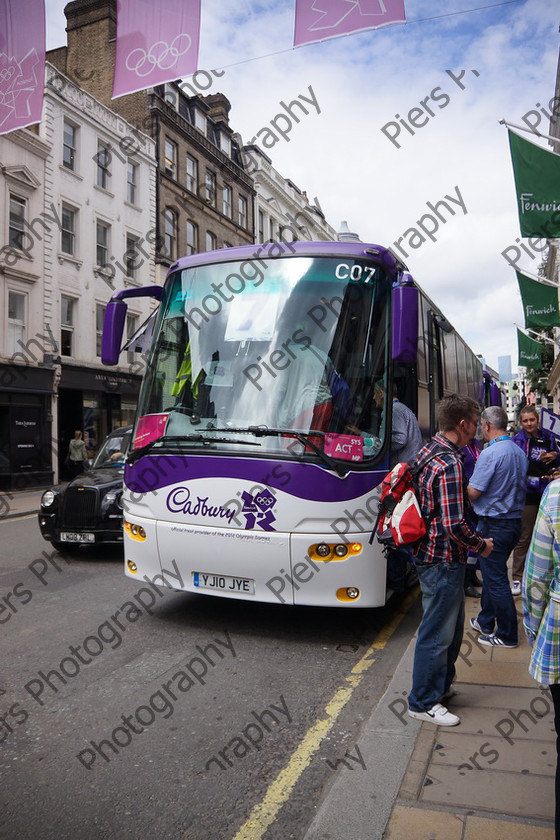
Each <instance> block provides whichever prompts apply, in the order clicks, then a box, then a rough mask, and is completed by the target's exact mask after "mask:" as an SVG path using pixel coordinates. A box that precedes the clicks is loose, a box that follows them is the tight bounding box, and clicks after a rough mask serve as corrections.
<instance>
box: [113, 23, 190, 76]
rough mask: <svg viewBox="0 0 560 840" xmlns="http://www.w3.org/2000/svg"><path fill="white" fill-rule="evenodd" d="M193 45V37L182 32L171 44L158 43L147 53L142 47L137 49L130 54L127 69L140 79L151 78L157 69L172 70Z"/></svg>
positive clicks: (127, 59) (126, 63)
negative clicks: (153, 71) (150, 75)
mask: <svg viewBox="0 0 560 840" xmlns="http://www.w3.org/2000/svg"><path fill="white" fill-rule="evenodd" d="M191 43H192V39H191V36H190V35H188V34H187V33H186V32H182V33H181V34H180V35H177V36H176V37H175V38H174V39H173V41H172V42H171V44H167V43H166V42H165V41H156V42H155V44H152V46H151V47H150V49H149V50H148V51H147V52H146V50H145V49H143V48H142V47H137V48H136V49H134V50H132V52H130V53H129V54H128V56H127V58H126V62H125V65H126V69H127V70H130V71H131V72H132V73H136V75H137V76H140V77H142V76H149V74H150V73H151V72H152V70H154V69H155V68H156V67H159V69H160V70H170V69H171V68H172V67H173V65H174V64H176V63H177V59H178V58H179V57H180V56H182V55H185V53H187V52H188V51H189V50H190V48H191Z"/></svg>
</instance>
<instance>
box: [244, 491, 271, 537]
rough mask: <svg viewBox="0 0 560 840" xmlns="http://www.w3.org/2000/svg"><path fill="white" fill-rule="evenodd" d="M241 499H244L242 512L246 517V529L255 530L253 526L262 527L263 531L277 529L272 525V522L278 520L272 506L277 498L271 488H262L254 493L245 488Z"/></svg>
mask: <svg viewBox="0 0 560 840" xmlns="http://www.w3.org/2000/svg"><path fill="white" fill-rule="evenodd" d="M241 499H242V501H243V507H242V509H241V513H242V514H243V516H244V517H245V530H246V531H250V530H253V528H262V529H263V531H275V530H276V528H274V527H273V526H272V523H273V522H275V521H276V517H275V516H274V514H273V512H272V508H273V507H274V505H275V504H276V501H277V500H276V499H275V497H274V496H273V495H272V493H271V492H270V490H260V491H259V492H258V493H255V494H254V495H251V494H250V493H247V491H245V490H244V491H243V493H242V494H241Z"/></svg>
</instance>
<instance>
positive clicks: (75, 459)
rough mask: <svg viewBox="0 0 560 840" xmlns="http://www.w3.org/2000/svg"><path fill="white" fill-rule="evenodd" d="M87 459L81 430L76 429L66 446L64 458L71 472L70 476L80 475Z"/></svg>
mask: <svg viewBox="0 0 560 840" xmlns="http://www.w3.org/2000/svg"><path fill="white" fill-rule="evenodd" d="M86 461H87V450H86V445H85V443H84V441H83V440H82V432H81V431H80V429H76V431H75V432H74V437H73V439H72V440H71V441H70V445H69V447H68V457H67V458H66V466H67V467H68V469H69V470H70V472H71V478H75V477H76V476H77V475H80V473H82V472H83V471H84V469H85V463H86Z"/></svg>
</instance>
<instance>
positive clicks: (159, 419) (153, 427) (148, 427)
mask: <svg viewBox="0 0 560 840" xmlns="http://www.w3.org/2000/svg"><path fill="white" fill-rule="evenodd" d="M168 417H169V414H145V415H144V416H143V417H140V419H139V420H138V426H137V427H136V437H135V438H134V446H133V449H139V448H140V447H141V446H146V445H147V444H148V443H151V442H152V441H153V440H157V439H158V438H160V437H161V436H162V435H163V434H164V432H165V426H166V424H167V418H168Z"/></svg>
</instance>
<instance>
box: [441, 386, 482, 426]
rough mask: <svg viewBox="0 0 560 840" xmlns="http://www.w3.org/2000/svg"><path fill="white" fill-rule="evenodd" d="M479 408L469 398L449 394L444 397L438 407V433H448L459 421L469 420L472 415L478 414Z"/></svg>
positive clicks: (477, 404) (475, 402)
mask: <svg viewBox="0 0 560 840" xmlns="http://www.w3.org/2000/svg"><path fill="white" fill-rule="evenodd" d="M480 410H481V406H480V404H479V403H477V401H476V400H473V399H471V397H462V396H460V395H459V394H450V395H449V396H448V397H444V398H443V399H442V400H441V402H440V404H439V406H438V423H439V428H440V431H442V432H450V431H451V430H452V429H455V428H456V427H457V426H458V425H459V423H460V422H461V420H470V418H471V417H472V415H473V414H476V416H477V417H478V415H479V414H480Z"/></svg>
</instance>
